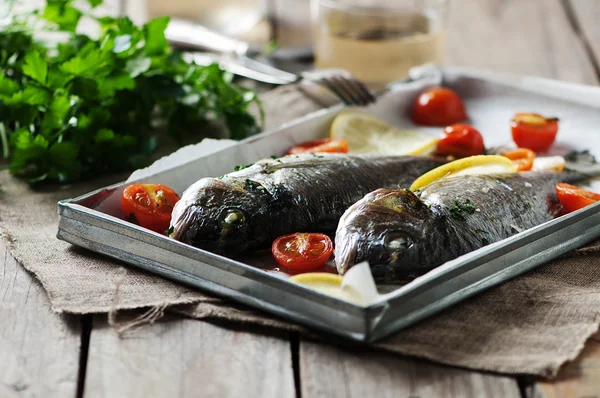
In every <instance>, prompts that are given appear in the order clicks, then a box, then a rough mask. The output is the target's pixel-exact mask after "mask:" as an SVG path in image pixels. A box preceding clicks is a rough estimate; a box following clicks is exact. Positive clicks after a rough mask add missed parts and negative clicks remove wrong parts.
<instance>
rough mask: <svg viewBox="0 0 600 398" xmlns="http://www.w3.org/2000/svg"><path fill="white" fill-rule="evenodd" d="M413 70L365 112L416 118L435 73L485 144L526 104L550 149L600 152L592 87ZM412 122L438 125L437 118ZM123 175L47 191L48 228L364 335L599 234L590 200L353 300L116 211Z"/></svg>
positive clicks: (182, 169)
mask: <svg viewBox="0 0 600 398" xmlns="http://www.w3.org/2000/svg"><path fill="white" fill-rule="evenodd" d="M413 78H414V79H415V80H414V81H412V82H409V83H406V82H404V83H397V84H394V85H391V86H390V91H389V92H388V93H387V94H385V95H382V96H381V97H380V98H379V100H378V101H377V103H375V104H374V105H372V106H371V107H369V108H367V109H365V111H367V112H369V113H372V114H374V115H376V116H378V117H381V118H383V119H385V120H387V121H389V122H391V123H393V124H396V125H399V126H402V127H409V128H417V127H416V126H413V125H412V124H411V122H410V121H409V120H408V118H407V117H406V111H407V110H408V109H409V105H410V103H411V102H412V101H413V100H414V98H415V97H416V95H417V94H418V93H419V92H420V91H422V90H423V89H424V88H426V87H429V86H432V85H439V84H444V85H446V86H449V87H451V88H453V89H455V90H456V91H458V92H459V93H460V95H461V96H462V98H463V99H464V100H465V102H466V105H467V109H468V111H469V115H470V119H471V123H472V124H474V125H475V126H476V127H477V128H478V129H479V130H480V131H481V132H482V134H483V135H484V138H485V141H486V144H487V145H488V146H496V145H502V144H506V143H507V142H509V141H510V133H509V127H508V125H509V123H508V122H509V120H510V119H511V117H512V116H513V115H514V113H516V112H520V111H531V112H539V113H543V114H546V115H552V116H557V117H559V118H561V127H560V131H559V138H558V141H557V143H556V144H555V146H554V148H555V149H554V151H556V152H557V153H565V152H566V151H568V150H571V149H578V150H581V149H589V150H590V151H591V152H592V153H593V154H594V155H596V156H598V155H599V154H600V131H598V130H597V128H598V126H600V89H598V88H595V87H588V86H581V85H575V84H568V83H561V82H556V81H551V80H547V79H539V78H528V77H515V76H507V75H498V74H494V73H490V72H482V71H476V70H469V69H459V68H446V69H442V70H422V71H419V70H417V71H415V72H414V73H413ZM342 109H344V107H343V106H341V105H340V106H335V107H332V108H329V109H325V110H321V111H318V112H315V113H312V114H310V115H307V116H305V117H302V118H300V119H297V120H294V121H293V122H290V123H287V124H285V125H283V126H281V127H279V128H276V129H273V130H271V131H267V132H264V133H262V134H260V135H257V136H254V137H251V138H249V139H246V140H245V141H242V142H240V143H238V144H235V145H232V146H229V147H226V148H224V149H221V150H218V151H216V152H214V153H211V154H208V155H203V156H198V157H197V158H193V156H192V157H191V158H189V159H187V160H185V161H182V160H181V158H179V159H178V158H177V156H182V155H181V154H180V155H177V156H175V157H174V158H172V159H171V161H172V163H174V164H176V166H173V167H170V168H167V169H163V170H162V171H159V172H155V173H154V172H152V169H150V174H149V175H148V173H146V175H143V176H142V177H141V178H139V179H137V180H135V181H137V182H142V183H144V182H153V183H162V184H167V185H169V186H171V187H172V188H173V189H175V190H176V191H178V192H179V193H181V192H183V190H185V189H186V188H187V187H188V186H189V185H191V184H192V183H193V182H195V181H196V180H197V179H199V178H202V177H207V176H218V175H222V174H225V173H227V172H230V171H231V170H233V168H234V166H235V165H238V164H248V163H252V162H254V161H257V160H259V159H262V158H265V157H269V156H271V155H281V154H283V153H284V152H285V151H286V149H287V148H289V147H290V146H291V145H293V144H295V143H297V142H301V141H305V140H309V139H314V138H318V137H322V136H325V135H326V134H327V131H328V128H329V125H330V122H331V120H332V119H333V118H334V117H335V115H336V114H337V113H338V112H340V111H341V110H342ZM424 131H426V132H429V133H431V134H434V135H436V136H437V135H439V129H424ZM187 156H189V151H188V155H187ZM168 163H169V160H168V159H167V161H166V164H168ZM163 164H165V163H164V162H163ZM129 183H131V181H128V182H123V183H120V184H116V185H113V186H109V187H106V188H103V189H100V190H98V191H95V192H91V193H89V194H86V195H83V196H80V197H78V198H75V199H69V200H65V201H61V202H59V204H58V210H59V216H60V217H59V219H60V221H59V227H58V238H59V239H62V240H65V241H67V242H70V243H72V244H75V245H77V246H81V247H85V248H88V249H90V250H92V251H95V252H98V253H102V254H105V255H108V256H111V257H114V258H117V259H119V260H122V261H125V262H126V263H129V264H131V265H133V266H136V267H139V268H141V269H144V270H146V271H149V272H152V273H155V274H158V275H161V276H163V277H165V278H168V279H171V280H174V281H178V282H182V283H185V284H188V285H191V286H194V287H197V288H198V289H201V290H203V291H206V292H210V293H213V294H215V295H219V296H223V297H227V298H230V299H232V300H235V301H237V302H240V303H244V304H247V305H249V306H251V307H254V308H257V309H260V310H264V311H266V312H269V313H272V314H275V315H278V316H281V317H282V318H285V319H289V320H291V321H295V322H298V323H301V324H304V325H307V326H309V327H313V328H315V329H319V330H323V331H326V332H330V333H334V334H337V335H341V336H344V337H347V338H350V339H353V340H358V341H365V342H372V341H375V340H378V339H381V338H383V337H385V336H387V335H389V334H391V333H393V332H395V331H397V330H399V329H401V328H404V327H406V326H408V325H411V324H413V323H415V322H417V321H419V320H421V319H423V318H425V317H428V316H431V315H433V314H435V313H436V312H439V311H441V310H443V309H444V308H447V307H449V306H451V305H453V304H455V303H457V302H459V301H461V300H464V299H466V298H468V297H470V296H472V295H474V294H477V293H480V292H482V291H484V290H486V289H489V288H490V287H492V286H494V285H497V284H499V283H502V282H504V281H506V280H508V279H510V278H513V277H515V276H517V275H519V274H521V273H524V272H526V271H528V270H531V269H533V268H534V267H537V266H539V265H540V264H543V263H545V262H547V261H549V260H552V259H554V258H556V257H558V256H560V255H562V254H565V253H567V252H569V251H571V250H573V249H576V248H578V247H581V246H583V245H585V244H586V243H588V242H591V241H593V240H595V239H597V238H598V237H600V204H595V205H592V206H589V207H587V208H585V209H582V210H580V211H577V212H575V213H572V214H570V215H567V216H564V217H560V218H557V219H554V220H552V221H549V222H547V223H545V224H543V225H540V226H538V227H535V228H532V229H529V230H526V231H523V232H521V233H519V234H517V235H515V236H513V237H511V238H508V239H505V240H503V241H501V242H497V243H495V244H492V245H489V246H486V247H483V248H481V249H479V250H477V251H474V252H472V253H469V254H466V255H464V256H462V257H460V258H457V259H455V260H453V261H450V262H447V263H446V264H443V265H442V266H440V267H438V268H436V269H435V270H433V271H430V272H429V273H427V274H425V275H423V276H421V277H418V278H416V279H415V280H413V281H412V282H410V283H408V284H406V285H403V286H400V287H397V288H396V289H394V290H392V291H391V292H389V293H386V294H385V295H383V296H382V298H381V299H380V300H379V301H377V302H375V303H373V304H371V305H369V306H359V305H356V304H352V303H350V302H345V301H342V300H339V299H336V298H333V297H329V296H326V295H324V294H321V293H319V292H316V291H313V290H311V289H308V288H305V287H303V286H300V285H298V284H294V283H291V282H289V281H287V280H286V279H285V278H284V277H282V276H281V275H277V274H275V273H272V272H269V271H268V270H265V269H261V268H259V267H256V266H254V265H250V264H254V263H256V261H253V260H252V258H247V259H240V260H238V261H236V260H231V259H228V258H225V257H222V256H219V255H215V254H213V253H210V252H207V251H204V250H200V249H197V248H195V247H192V246H189V245H186V244H183V243H180V242H177V241H174V240H172V239H169V238H167V237H166V236H163V235H161V234H158V233H154V232H151V231H148V230H146V229H143V228H140V227H138V226H136V225H133V224H130V223H128V222H125V221H124V220H123V219H122V216H121V215H120V214H119V211H120V210H119V198H120V195H121V193H122V190H123V189H124V187H125V186H126V185H128V184H129ZM388 290H389V287H388Z"/></svg>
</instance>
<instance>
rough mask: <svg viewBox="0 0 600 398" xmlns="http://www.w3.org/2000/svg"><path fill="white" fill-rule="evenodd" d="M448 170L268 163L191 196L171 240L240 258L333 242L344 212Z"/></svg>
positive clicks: (353, 159) (366, 163) (428, 165)
mask: <svg viewBox="0 0 600 398" xmlns="http://www.w3.org/2000/svg"><path fill="white" fill-rule="evenodd" d="M442 163H443V161H441V160H436V159H431V158H424V157H398V156H351V155H334V154H328V155H326V154H319V155H314V154H302V155H292V156H285V157H282V158H279V159H266V160H263V161H260V162H257V163H256V164H254V165H251V166H249V167H247V168H244V169H243V170H240V171H237V172H233V173H230V174H227V175H225V176H222V177H220V178H217V179H214V178H204V179H201V180H199V181H198V182H196V183H195V184H193V185H192V186H191V187H190V188H188V189H187V190H186V191H185V192H184V194H183V195H182V198H181V200H180V202H179V203H178V204H177V205H176V206H175V209H174V210H173V219H172V226H173V232H172V234H171V236H172V237H174V238H176V239H178V240H181V241H184V242H187V243H190V244H192V245H194V246H197V247H200V248H204V249H207V250H210V251H213V252H217V253H221V254H225V255H229V256H234V255H236V254H238V253H241V252H245V251H248V250H253V249H260V248H264V247H268V246H269V245H270V244H271V243H272V242H273V240H275V239H276V238H277V237H279V236H281V235H284V234H288V233H293V232H324V233H330V234H331V233H333V232H334V231H335V228H336V226H337V224H338V221H339V218H340V216H341V215H342V214H343V212H344V211H345V210H346V209H347V208H348V207H349V206H350V205H352V204H353V203H355V202H356V201H357V200H359V199H360V198H362V197H363V196H364V195H365V194H366V193H368V192H370V191H372V190H374V189H377V188H381V187H388V188H392V187H396V186H397V185H398V184H401V185H406V184H410V183H412V181H414V180H415V179H416V178H417V177H418V176H420V175H421V174H423V173H425V172H427V171H429V170H431V169H433V168H435V167H437V166H439V165H440V164H442ZM227 220H229V221H231V220H233V222H227Z"/></svg>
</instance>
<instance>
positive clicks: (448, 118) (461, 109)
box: [411, 87, 467, 127]
mask: <svg viewBox="0 0 600 398" xmlns="http://www.w3.org/2000/svg"><path fill="white" fill-rule="evenodd" d="M411 118H412V120H413V122H414V123H415V124H419V125H422V126H440V127H443V126H448V125H450V124H454V123H458V122H462V121H464V120H466V119H467V112H466V110H465V105H464V104H463V102H462V99H460V97H459V96H458V94H457V93H456V92H454V91H452V90H450V89H449V88H444V87H436V88H431V89H429V90H426V91H424V92H422V93H421V95H419V97H418V98H417V100H416V101H415V102H414V103H413V107H412V115H411Z"/></svg>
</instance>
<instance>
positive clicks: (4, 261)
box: [0, 239, 81, 398]
mask: <svg viewBox="0 0 600 398" xmlns="http://www.w3.org/2000/svg"><path fill="white" fill-rule="evenodd" d="M0 319H1V321H0V397H3V398H11V397H48V398H52V397H57V398H62V397H75V392H76V389H77V373H78V369H79V347H80V340H81V339H80V334H81V333H80V331H81V328H80V318H76V317H69V316H64V315H58V314H55V313H53V312H52V311H51V309H50V302H49V301H48V298H47V297H46V293H45V292H44V290H43V289H42V287H41V286H40V284H39V283H38V282H37V281H36V280H34V279H33V277H32V276H31V275H30V274H29V273H28V272H27V271H25V269H23V268H22V267H21V266H20V265H19V264H17V263H16V261H15V260H14V258H13V257H12V256H11V255H10V254H9V253H8V251H7V250H6V247H5V245H4V242H3V240H2V239H0Z"/></svg>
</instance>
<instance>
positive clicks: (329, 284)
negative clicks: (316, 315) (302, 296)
mask: <svg viewBox="0 0 600 398" xmlns="http://www.w3.org/2000/svg"><path fill="white" fill-rule="evenodd" d="M289 280H290V281H292V282H296V283H299V284H301V285H304V286H306V287H309V288H311V289H313V290H316V291H318V292H321V293H325V294H327V295H329V296H333V297H337V298H341V299H343V300H346V299H347V297H345V295H344V292H343V291H342V281H343V280H344V278H342V276H340V275H336V274H329V273H327V272H308V273H306V274H298V275H294V276H291V277H290V279H289Z"/></svg>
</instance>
